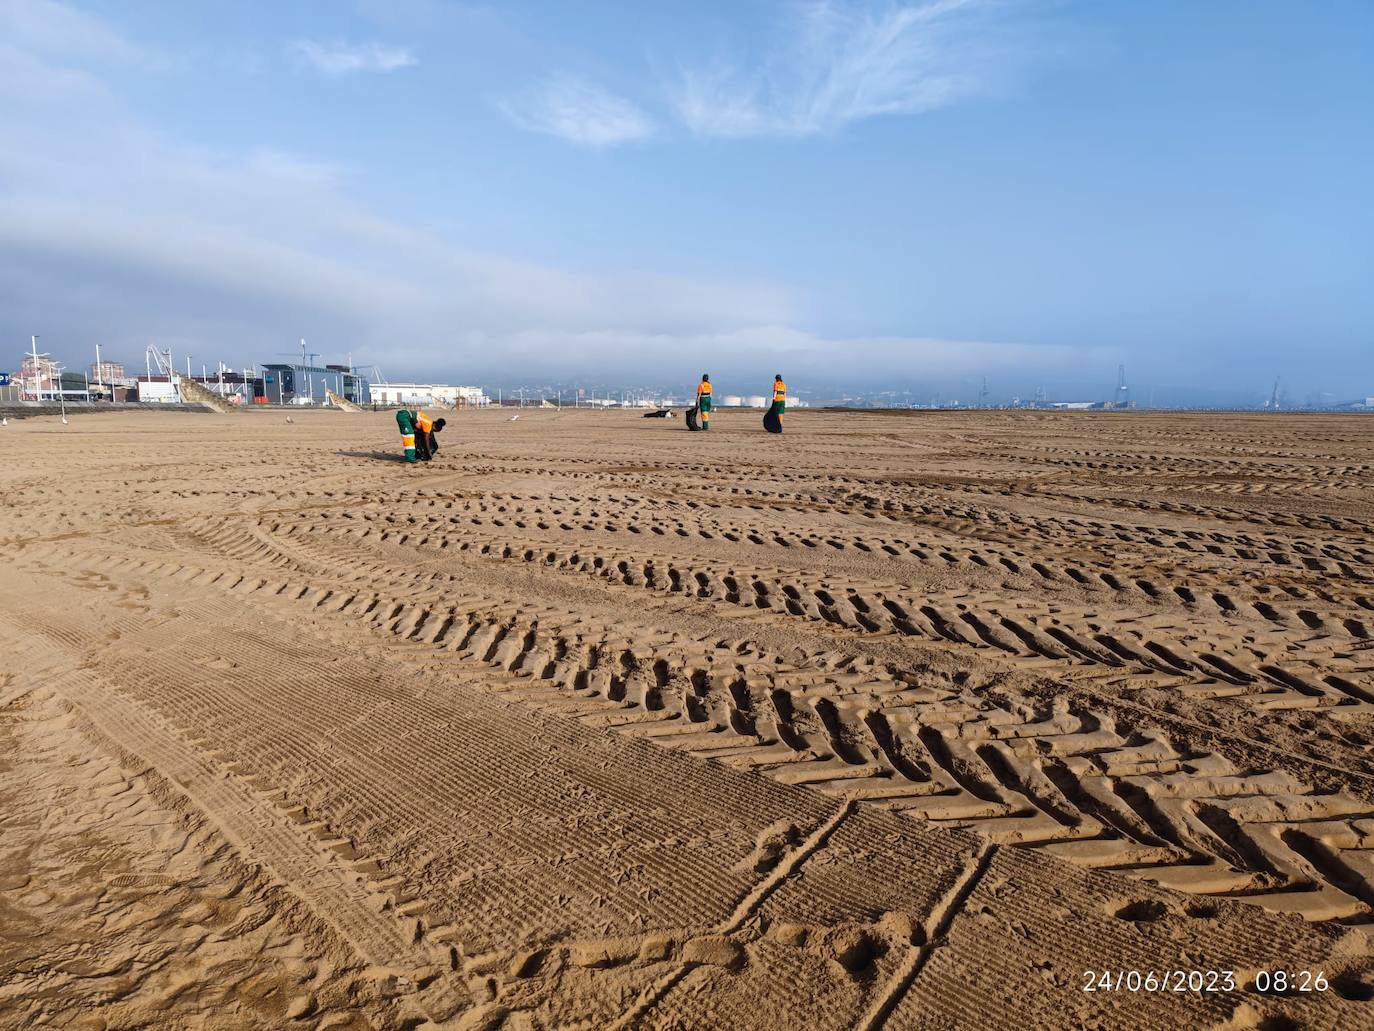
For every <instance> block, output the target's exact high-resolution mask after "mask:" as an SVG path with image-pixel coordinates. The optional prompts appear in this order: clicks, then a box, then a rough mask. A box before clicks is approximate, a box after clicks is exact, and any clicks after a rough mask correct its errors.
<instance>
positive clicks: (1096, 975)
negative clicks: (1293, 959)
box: [1082, 970, 1330, 995]
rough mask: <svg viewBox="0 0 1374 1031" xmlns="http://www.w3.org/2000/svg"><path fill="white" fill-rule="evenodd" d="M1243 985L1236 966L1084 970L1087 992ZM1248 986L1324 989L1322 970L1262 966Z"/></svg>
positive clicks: (1282, 991)
mask: <svg viewBox="0 0 1374 1031" xmlns="http://www.w3.org/2000/svg"><path fill="white" fill-rule="evenodd" d="M1241 987H1242V986H1241V985H1240V984H1239V982H1237V980H1236V972H1235V971H1234V970H1085V971H1083V984H1082V990H1083V991H1085V992H1196V993H1199V994H1201V993H1207V992H1234V991H1237V990H1238V989H1239V988H1241ZM1244 987H1245V988H1247V989H1249V990H1251V991H1255V992H1258V993H1259V994H1261V995H1288V994H1290V993H1302V992H1324V991H1326V990H1327V988H1329V987H1330V983H1329V982H1328V981H1327V978H1326V975H1325V974H1324V973H1323V972H1322V971H1320V970H1260V971H1257V972H1256V973H1255V975H1254V978H1253V979H1252V980H1251V982H1250V983H1249V984H1247V985H1245V986H1244Z"/></svg>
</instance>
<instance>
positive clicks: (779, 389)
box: [773, 379, 787, 401]
mask: <svg viewBox="0 0 1374 1031" xmlns="http://www.w3.org/2000/svg"><path fill="white" fill-rule="evenodd" d="M773 400H774V401H786V400H787V384H786V383H784V382H783V381H782V380H780V379H775V380H774V381H773Z"/></svg>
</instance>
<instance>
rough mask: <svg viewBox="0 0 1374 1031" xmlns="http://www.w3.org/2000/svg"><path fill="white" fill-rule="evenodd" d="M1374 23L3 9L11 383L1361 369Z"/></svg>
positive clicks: (846, 8) (1059, 3)
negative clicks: (133, 371)
mask: <svg viewBox="0 0 1374 1031" xmlns="http://www.w3.org/2000/svg"><path fill="white" fill-rule="evenodd" d="M1371 42H1374V3H1369V2H1368V0H1321V2H1318V3H1308V4H1295V3H1293V2H1292V0H1285V2H1269V0H1151V2H1150V3H1103V2H1100V0H1093V2H1088V0H1082V2H1076V0H924V2H917V3H897V2H866V3H864V2H853V3H850V2H840V0H818V2H792V0H785V2H770V0H757V2H749V0H734V2H720V3H713V2H707V0H693V2H683V3H671V2H663V3H652V4H642V3H624V2H622V3H598V2H593V0H588V2H580V3H578V4H568V3H562V2H548V3H539V2H528V3H522V2H510V3H501V4H489V5H484V4H467V3H454V2H445V0H339V2H334V3H324V2H317V3H304V2H285V0H283V2H274V3H267V2H262V3H258V2H250V0H244V2H241V3H235V4H210V3H189V4H187V3H174V2H172V0H158V2H141V0H91V2H70V3H62V2H57V0H0V370H3V369H5V368H7V367H10V366H17V364H18V356H19V352H20V351H22V350H26V349H27V348H28V345H29V336H30V334H33V333H37V334H39V335H40V349H43V350H48V351H51V352H52V353H54V355H55V356H57V357H58V358H59V359H61V360H63V361H64V362H66V363H67V364H68V365H69V366H70V367H73V368H78V367H80V366H81V365H83V364H85V363H88V362H89V361H90V360H91V359H92V358H93V356H94V346H95V344H96V343H99V344H100V345H101V346H102V349H103V350H104V351H105V353H106V354H107V355H112V356H114V357H117V358H123V359H124V360H125V361H127V362H129V363H130V364H131V365H134V366H138V367H141V366H142V364H143V358H142V352H143V349H144V347H145V346H146V345H147V344H149V343H156V344H158V345H159V346H162V347H170V348H171V349H172V350H173V353H174V355H176V356H183V355H191V356H193V360H194V362H195V364H197V365H199V364H201V363H203V362H204V363H208V364H209V365H210V366H211V368H213V367H214V363H215V362H216V361H224V362H226V363H227V364H229V365H231V366H234V367H240V366H243V365H245V364H249V363H254V362H262V361H271V360H282V359H281V358H280V355H282V354H283V353H285V352H292V351H294V352H296V353H299V349H300V344H299V341H300V339H301V338H305V339H306V340H307V342H308V346H309V349H310V351H312V352H319V353H321V354H322V355H323V358H322V359H321V360H323V361H344V360H347V359H348V356H349V355H351V356H352V360H353V361H354V362H355V363H356V364H359V365H375V366H377V367H378V368H379V369H380V370H381V371H382V373H383V374H384V375H385V376H386V377H387V378H389V379H392V380H393V381H394V380H400V379H403V378H410V377H417V378H422V379H425V380H430V379H438V380H444V381H449V382H463V383H487V384H500V383H506V384H515V383H518V382H532V381H541V380H543V381H553V380H559V381H564V382H602V383H616V382H620V383H622V384H624V385H627V386H629V385H636V384H643V385H662V386H665V387H673V386H676V385H677V384H679V383H680V384H681V385H682V389H683V391H684V392H685V391H686V389H687V388H688V387H689V386H690V384H691V383H692V382H693V381H694V380H695V379H696V378H698V377H699V375H700V373H701V372H711V373H712V379H713V381H714V382H716V383H717V384H718V390H720V391H721V392H729V393H734V392H738V393H764V392H765V389H766V388H767V386H768V384H769V382H770V381H771V378H772V375H773V374H774V373H775V372H782V373H784V374H785V375H786V377H787V378H788V381H789V384H791V385H793V386H794V388H796V390H797V391H798V392H799V393H800V394H801V395H802V396H805V395H806V394H807V393H810V394H812V395H813V396H817V397H820V396H833V395H834V394H835V393H837V392H840V391H845V390H860V389H864V390H875V389H893V390H910V391H913V392H916V393H919V394H927V393H928V394H931V395H934V394H937V393H938V394H940V395H941V396H942V397H944V398H952V397H958V396H961V395H970V394H973V393H976V391H977V389H978V385H979V384H981V382H982V379H983V378H984V377H986V379H987V382H988V388H989V391H990V393H991V394H992V395H993V397H994V398H998V399H1000V398H1005V397H1009V396H1011V395H1013V394H1019V395H1022V396H1029V395H1030V393H1031V391H1033V390H1035V389H1036V388H1044V389H1045V390H1046V391H1047V393H1048V394H1050V395H1052V396H1056V397H1060V398H1062V399H1080V396H1081V398H1082V399H1098V398H1102V397H1106V396H1109V395H1110V393H1111V390H1112V388H1113V387H1114V386H1115V384H1116V376H1117V368H1118V365H1124V366H1125V367H1126V374H1127V379H1128V382H1129V383H1130V385H1131V387H1132V391H1133V394H1134V395H1135V396H1136V397H1137V398H1138V399H1141V400H1144V399H1145V397H1146V396H1147V394H1148V395H1150V396H1152V397H1154V398H1155V400H1156V401H1158V402H1160V403H1166V402H1169V401H1171V400H1172V401H1176V402H1186V401H1194V402H1205V401H1208V400H1211V401H1215V402H1217V403H1231V402H1243V401H1254V400H1262V399H1263V398H1264V397H1267V396H1268V394H1269V390H1270V388H1271V385H1272V383H1273V381H1274V379H1275V378H1276V377H1278V378H1280V379H1281V380H1282V382H1283V386H1284V390H1285V392H1287V393H1288V394H1289V395H1290V396H1293V397H1297V398H1314V397H1321V396H1325V397H1327V398H1332V399H1338V400H1346V399H1350V398H1354V397H1364V396H1367V395H1374V191H1372V190H1371V185H1370V184H1371V183H1374V61H1371V60H1370V59H1369V52H1370V46H1371ZM736 388H737V389H736ZM1071 395H1072V396H1071ZM972 399H973V398H972V397H969V400H972Z"/></svg>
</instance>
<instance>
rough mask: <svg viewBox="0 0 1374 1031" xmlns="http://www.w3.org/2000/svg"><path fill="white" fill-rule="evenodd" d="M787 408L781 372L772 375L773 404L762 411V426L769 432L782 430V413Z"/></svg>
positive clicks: (785, 389) (785, 388)
mask: <svg viewBox="0 0 1374 1031" xmlns="http://www.w3.org/2000/svg"><path fill="white" fill-rule="evenodd" d="M786 408H787V384H786V383H784V382H783V381H782V373H778V374H777V375H776V376H774V377H773V404H772V405H771V406H770V407H769V409H768V411H766V412H764V413H763V428H764V429H765V430H767V431H768V432H769V433H781V432H782V413H783V411H784V410H785V409H786Z"/></svg>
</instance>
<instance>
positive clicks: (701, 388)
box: [697, 376, 711, 430]
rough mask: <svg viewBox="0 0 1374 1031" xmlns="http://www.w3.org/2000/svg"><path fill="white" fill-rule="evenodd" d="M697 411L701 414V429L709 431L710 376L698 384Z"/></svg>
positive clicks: (702, 378)
mask: <svg viewBox="0 0 1374 1031" xmlns="http://www.w3.org/2000/svg"><path fill="white" fill-rule="evenodd" d="M697 411H698V412H700V413H701V428H702V429H703V430H709V429H710V428H711V379H710V377H709V376H702V377H701V382H700V383H698V384H697Z"/></svg>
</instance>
